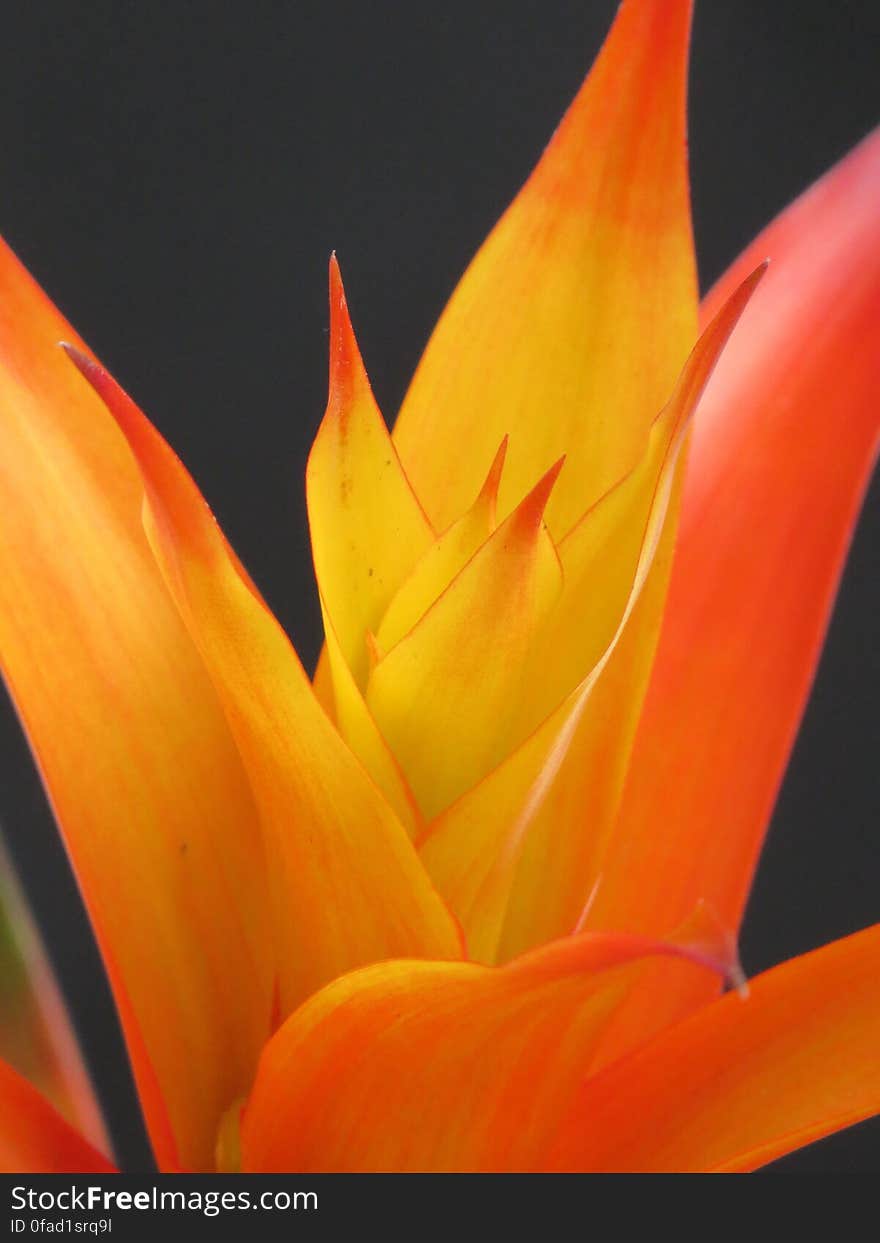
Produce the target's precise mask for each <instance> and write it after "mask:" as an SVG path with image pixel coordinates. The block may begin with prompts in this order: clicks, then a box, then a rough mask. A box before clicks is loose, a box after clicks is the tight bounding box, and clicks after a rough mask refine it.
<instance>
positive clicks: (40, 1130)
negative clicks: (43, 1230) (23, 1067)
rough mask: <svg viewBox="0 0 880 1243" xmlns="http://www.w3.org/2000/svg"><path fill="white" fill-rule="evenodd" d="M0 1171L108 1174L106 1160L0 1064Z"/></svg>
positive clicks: (9, 1070) (32, 1091)
mask: <svg viewBox="0 0 880 1243" xmlns="http://www.w3.org/2000/svg"><path fill="white" fill-rule="evenodd" d="M0 1173H3V1174H113V1173H115V1170H114V1168H113V1166H112V1165H111V1164H110V1162H109V1161H108V1160H107V1158H106V1157H103V1156H102V1155H101V1153H100V1152H98V1150H97V1148H93V1147H92V1145H91V1144H90V1143H89V1142H88V1140H86V1139H83V1137H82V1136H81V1135H80V1134H79V1132H77V1131H75V1130H74V1129H73V1127H72V1126H71V1125H70V1123H69V1122H65V1120H64V1119H63V1118H62V1117H61V1115H60V1114H59V1113H56V1111H55V1110H54V1109H53V1108H52V1106H51V1105H50V1104H49V1102H48V1101H47V1100H45V1098H44V1097H42V1096H41V1095H40V1093H39V1092H38V1091H37V1090H36V1089H35V1088H33V1087H31V1085H30V1084H29V1083H28V1082H27V1080H26V1079H22V1077H21V1076H20V1075H18V1074H16V1072H15V1071H14V1070H13V1069H12V1067H11V1066H8V1065H7V1064H6V1063H5V1062H2V1061H0Z"/></svg>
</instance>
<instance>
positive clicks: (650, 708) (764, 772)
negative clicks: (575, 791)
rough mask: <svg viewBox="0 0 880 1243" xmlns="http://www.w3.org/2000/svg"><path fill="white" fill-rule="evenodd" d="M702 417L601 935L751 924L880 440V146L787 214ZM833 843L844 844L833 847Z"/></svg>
mask: <svg viewBox="0 0 880 1243" xmlns="http://www.w3.org/2000/svg"><path fill="white" fill-rule="evenodd" d="M765 255H769V256H770V258H771V266H770V270H769V273H768V275H767V278H766V280H765V281H764V282H763V283H762V286H761V289H760V290H759V291H758V293H757V295H756V296H755V299H754V302H753V304H752V306H751V307H750V309H749V314H748V319H747V322H746V323H744V325H743V327H742V329H741V330H740V331H739V332H738V333H737V334H736V335H735V337H734V338H733V340H732V341H731V343H730V346H729V347H728V349H727V350H726V351H725V353H724V356H723V357H722V359H721V362H720V363H719V366H718V369H717V371H716V373H715V376H714V377H713V379H712V381H711V382H710V384H709V386H708V387H707V390H706V394H705V396H704V398H703V401H702V403H701V405H700V409H699V413H698V415H697V418H696V421H695V426H694V433H693V439H692V444H691V449H690V457H689V464H688V470H687V477H686V481H685V491H684V498H683V506H682V518H681V527H680V532H679V539H678V547H677V551H676V556H675V561H674V566H673V572H672V578H671V585H670V589H669V598H668V602H667V606H666V612H665V616H664V623H663V630H662V634H661V639H660V644H659V648H658V653H657V658H656V661H655V666H654V671H653V675H652V680H651V685H650V689H649V692H648V695H647V699H646V703H645V708H644V712H643V715H642V719H641V722H640V725H639V730H638V734H637V738H636V743H635V747H634V751H633V755H632V759H631V762H630V768H629V774H628V778H627V784H626V789H625V792H624V797H623V804H622V808H621V811H620V815H619V818H618V822H617V825H616V827H615V830H614V837H613V841H612V844H611V847H610V850H609V853H608V856H607V858H606V860H605V864H604V867H603V885H602V889H601V891H600V892H599V894H598V895H597V900H596V903H595V905H594V908H593V911H592V914H591V919H590V926H592V927H596V928H601V927H607V928H618V927H625V928H627V929H631V930H635V931H640V932H645V933H649V934H650V933H651V932H652V930H657V929H658V928H664V927H668V926H669V925H670V923H675V922H676V920H678V919H680V918H681V917H682V915H683V914H684V913H685V912H686V911H687V910H688V909H690V908H691V907H692V905H693V903H694V902H695V901H696V900H697V899H699V898H704V899H706V900H707V901H708V902H709V903H710V904H711V905H712V906H713V907H714V908H715V910H716V911H717V914H718V916H719V918H720V919H721V920H722V921H723V922H724V923H725V924H726V925H727V926H728V927H730V928H731V929H735V928H736V927H737V925H738V923H739V920H740V917H741V913H742V909H743V903H744V901H745V898H746V895H747V892H748V889H749V885H750V882H751V877H752V872H753V869H754V866H755V862H756V859H757V856H758V852H759V850H760V846H761V841H762V838H763V835H764V831H765V827H766V824H767V821H768V818H769V816H770V813H771V810H772V807H773V802H774V800H775V797H776V793H777V790H778V787H779V783H780V780H781V777H782V774H783V772H784V769H785V765H786V762H787V760H788V755H789V752H790V749H791V745H792V741H793V739H794V736H795V732H796V730H797V727H798V723H799V720H800V717H801V713H802V711H803V707H804V703H805V700H806V697H807V694H808V692H809V688H810V683H811V680H812V676H813V671H814V669H815V666H816V661H817V659H818V656H819V652H820V649H821V644H822V639H823V636H824V633H825V629H826V626H827V623H828V617H829V613H830V610H831V606H832V603H833V599H834V594H835V590H836V588H837V584H838V581H839V577H840V573H841V568H842V566H843V562H844V558H845V555H846V551H847V546H848V544H849V540H850V536H851V533H852V529H853V525H854V523H855V521H856V517H857V514H858V510H859V505H860V502H861V498H862V495H863V493H864V489H865V486H866V483H867V480H868V477H869V474H870V470H871V467H872V464H873V462H874V459H875V456H876V452H877V440H878V429H880V404H878V400H877V393H878V389H880V348H878V341H880V132H878V133H875V134H874V135H873V136H872V137H871V138H869V139H867V140H866V141H865V142H864V143H862V145H861V146H859V147H858V148H856V150H855V151H854V152H853V153H852V154H851V155H849V156H848V157H847V158H846V159H845V160H844V161H843V162H842V163H841V164H839V165H838V166H837V167H836V168H835V169H834V170H833V171H832V172H830V173H829V174H828V175H827V176H826V177H825V178H823V179H822V180H821V181H820V182H818V183H817V185H815V186H814V187H813V188H812V189H811V190H809V191H808V192H807V193H806V194H805V195H804V196H803V197H802V198H801V199H799V200H798V201H797V202H796V203H795V204H794V205H793V206H792V207H790V208H789V209H788V210H787V211H786V212H784V213H783V214H782V215H781V216H780V217H779V219H778V220H777V221H776V222H775V223H773V224H772V225H771V226H770V227H769V228H768V229H767V230H766V232H765V233H764V234H762V235H761V236H760V237H759V238H758V239H757V241H756V242H755V243H754V244H753V245H752V246H751V247H750V248H749V249H748V250H747V251H746V252H745V254H744V255H743V257H742V258H741V259H740V260H739V261H738V262H737V263H736V264H735V265H734V267H733V268H732V269H731V271H730V273H728V275H727V276H726V277H725V278H724V279H723V280H722V282H721V283H720V285H719V286H718V288H717V289H716V290H714V291H713V293H712V294H711V295H710V297H709V299H708V301H707V305H706V314H707V315H708V314H710V313H711V312H712V311H713V310H714V309H715V308H717V306H718V305H719V300H720V299H722V298H724V297H725V296H726V295H727V293H728V291H729V290H730V288H731V285H732V284H734V283H735V282H737V281H738V280H739V279H740V278H741V276H742V274H743V272H744V271H746V270H747V269H748V268H749V266H750V265H751V264H753V263H754V262H755V260H756V259H757V258H758V257H764V256H765ZM831 830H832V826H829V832H830V831H831Z"/></svg>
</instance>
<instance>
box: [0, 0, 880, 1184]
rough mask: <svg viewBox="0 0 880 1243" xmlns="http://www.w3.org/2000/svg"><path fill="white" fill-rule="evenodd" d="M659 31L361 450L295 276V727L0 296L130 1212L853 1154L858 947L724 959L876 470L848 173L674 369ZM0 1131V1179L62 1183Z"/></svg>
mask: <svg viewBox="0 0 880 1243" xmlns="http://www.w3.org/2000/svg"><path fill="white" fill-rule="evenodd" d="M689 20H690V4H689V3H687V2H686V0H627V2H626V3H624V4H623V6H622V7H621V10H620V13H619V15H618V18H617V21H616V23H615V25H614V27H613V29H612V32H611V34H610V35H609V38H608V41H607V42H606V45H605V47H604V49H603V51H602V52H601V53H600V56H599V59H598V60H597V62H596V65H595V67H594V69H593V70H592V72H591V74H590V76H589V77H588V79H587V81H586V83H585V85H584V87H583V88H582V90H581V92H580V94H579V95H578V97H577V99H576V100H575V102H574V104H573V105H572V108H571V109H570V111H569V113H568V114H567V116H566V118H565V120H564V121H563V123H562V125H561V127H560V129H559V131H558V132H557V134H556V135H555V137H554V138H553V140H552V142H551V144H550V146H549V147H548V149H547V151H546V153H545V155H544V156H543V157H542V160H541V161H540V163H539V165H538V167H537V169H536V170H535V172H534V173H533V174H532V176H531V178H530V179H529V181H528V182H527V184H526V186H525V187H524V189H523V191H522V192H521V193H520V194H519V195H518V197H517V198H516V200H515V201H514V203H513V205H512V206H511V208H510V209H509V210H508V212H507V213H506V214H505V216H504V217H503V218H502V220H501V221H500V222H499V224H498V226H497V227H496V229H495V230H494V231H493V233H492V234H491V235H490V238H489V239H488V241H487V242H486V244H485V245H484V247H483V248H482V250H481V251H480V252H479V254H478V256H477V258H476V259H475V261H474V263H473V264H472V266H471V268H470V269H469V270H468V272H467V273H466V275H465V276H464V278H463V280H462V282H461V284H460V285H459V288H458V290H457V291H456V293H455V294H454V296H453V298H452V300H451V302H450V304H449V306H448V307H447V309H446V310H445V312H444V313H443V315H442V317H441V319H440V322H439V324H438V326H437V329H436V331H435V333H434V336H433V338H432V340H431V342H430V343H429V345H428V348H427V350H426V353H425V356H424V358H423V360H422V362H421V364H420V366H419V369H418V371H417V373H416V376H415V378H414V380H413V384H412V387H411V389H410V391H409V394H408V396H407V398H406V401H405V403H404V406H403V409H402V411H401V414H400V416H399V418H398V421H397V424H396V427H395V432H394V439H393V440H392V439H391V438H390V437H389V435H388V433H387V431H386V429H385V424H384V423H383V421H382V418H381V416H380V414H379V412H378V410H377V408H376V406H375V402H374V401H373V398H372V395H371V392H370V387H369V383H368V381H367V378H366V374H365V371H364V368H363V364H362V361H361V358H360V354H359V352H358V348H357V345H356V342H355V337H354V333H353V330H352V327H351V323H350V320H349V317H348V312H347V308H346V305H345V298H344V294H343V290H342V284H341V279H340V276H339V272H338V268H337V267H336V265H335V262H334V263H332V264H331V377H330V400H329V403H328V408H327V412H326V414H325V417H324V420H323V422H322V424H321V427H320V429H319V431H318V435H317V438H316V441H315V445H314V448H313V450H312V454H311V457H310V461H309V467H308V472H307V480H306V486H307V498H308V507H309V522H310V527H311V535H312V543H313V550H314V560H315V569H316V576H317V580H318V587H319V591H320V596H321V605H322V610H323V615H324V622H325V633H326V649H325V653H324V656H323V658H322V661H321V664H320V665H319V669H318V672H317V675H316V679H315V683H314V687H313V686H312V684H311V683H310V681H309V680H308V678H307V677H306V675H305V673H304V672H303V670H302V667H301V665H300V664H299V661H298V659H297V657H296V655H295V653H294V651H293V649H292V648H291V646H290V644H289V642H288V640H287V638H286V636H285V635H284V633H283V631H282V630H281V628H280V627H279V625H278V623H277V622H276V620H275V619H274V618H273V616H272V614H271V612H270V611H269V609H268V608H267V607H266V605H265V604H264V602H263V601H262V599H261V597H260V594H259V591H258V589H257V588H256V586H255V585H254V584H253V583H252V582H251V580H250V578H249V577H248V575H247V572H246V571H245V570H244V568H243V567H242V566H241V564H240V563H239V561H238V560H237V558H236V557H235V554H234V553H233V551H232V550H231V548H230V547H229V545H228V544H227V543H226V541H225V539H224V537H223V535H222V533H221V532H220V530H219V528H218V527H217V525H216V523H215V522H214V521H213V519H212V517H211V515H210V512H209V511H208V509H207V507H206V505H205V503H204V501H203V500H202V498H201V496H200V495H199V493H198V491H197V489H196V487H195V485H194V483H193V481H192V480H191V479H190V477H189V476H188V474H187V473H186V471H185V469H184V468H183V467H182V465H181V464H180V462H179V461H178V460H177V458H176V457H175V456H174V454H173V453H172V451H171V450H170V449H169V447H168V446H167V445H166V444H165V442H164V441H163V440H162V438H161V437H160V436H159V435H158V433H157V432H156V431H155V430H154V429H153V428H152V427H151V425H150V424H149V423H148V421H147V420H146V419H145V418H144V416H143V415H142V414H141V413H140V411H139V410H138V409H137V407H136V406H135V405H134V404H133V403H132V401H131V400H130V399H129V398H128V397H127V396H126V395H125V394H124V393H123V392H122V391H121V390H120V389H119V388H118V387H117V386H116V385H115V383H114V382H113V381H112V380H111V379H110V377H109V376H108V374H107V373H106V372H105V371H104V370H103V369H102V368H101V367H100V366H99V365H98V364H97V362H95V361H94V360H93V358H92V357H91V356H90V355H89V354H88V352H87V351H86V350H85V347H84V345H83V343H82V342H81V341H79V340H78V339H77V338H76V337H75V336H74V334H73V333H72V330H71V329H70V327H69V326H68V325H66V324H65V323H64V322H63V321H62V319H61V317H60V316H59V314H58V313H57V311H55V310H54V308H52V307H51V305H50V304H49V303H48V302H47V301H46V299H45V298H44V297H43V295H42V294H41V293H40V292H39V290H38V289H37V288H36V287H35V286H34V284H33V282H31V281H30V279H29V278H28V277H27V275H26V274H25V273H24V271H23V270H22V269H21V268H20V266H19V265H18V264H17V263H16V261H15V260H14V259H13V258H12V257H11V255H8V254H7V255H4V257H3V260H2V264H0V282H2V288H3V299H2V303H0V436H2V440H3V450H2V457H0V461H2V463H3V466H2V471H0V486H2V490H3V506H2V510H0V513H2V519H0V593H2V596H0V660H2V665H3V669H4V675H5V677H6V679H7V682H8V684H9V686H10V689H11V692H12V695H13V698H14V700H15V702H16V704H17V706H18V709H19V712H20V714H21V718H22V722H23V725H24V727H25V730H26V731H27V734H28V737H29V739H30V742H31V745H32V748H33V751H34V754H35V757H36V759H37V762H38V764H39V766H40V769H41V771H42V774H43V777H44V781H45V783H46V787H47V790H48V792H49V795H50V798H51V800H52V803H53V806H54V809H55V812H56V815H57V818H58V822H59V825H60V827H61V830H62V832H63V834H64V836H65V841H66V843H67V846H68V849H69V851H70V854H71V857H72V859H73V861H74V865H75V868H76V871H77V876H78V879H79V883H80V886H81V889H82V893H83V896H84V900H85V902H86V904H87V906H88V909H89V913H90V915H91V918H92V921H93V924H94V927H95V930H96V933H97V937H98V941H99V944H100V947H101V950H102V953H103V955H104V960H105V962H106V965H107V971H108V974H109V977H110V981H111V985H112V988H113V991H114V995H115V998H116V1002H117V1006H118V1009H119V1013H120V1016H121V1019H122V1024H123V1029H124V1032H125V1036H126V1040H127V1044H128V1049H129V1054H130V1057H131V1061H132V1066H133V1069H134V1074H135V1078H136V1082H137V1086H138V1091H139V1094H140V1099H141V1103H142V1106H143V1111H144V1117H145V1119H146V1122H147V1126H148V1129H149V1132H150V1136H151V1139H152V1142H153V1146H154V1150H155V1152H156V1155H157V1159H158V1161H159V1164H160V1166H161V1167H162V1168H163V1169H166V1170H178V1169H211V1168H220V1169H239V1168H240V1169H243V1170H250V1171H264V1170H278V1169H293V1170H313V1169H589V1170H602V1169H639V1170H649V1169H687V1170H690V1169H708V1170H718V1169H730V1170H733V1169H750V1168H754V1167H755V1166H757V1165H760V1164H761V1163H762V1162H765V1161H768V1160H771V1159H772V1158H773V1157H775V1156H777V1155H779V1154H781V1153H783V1152H786V1151H789V1150H790V1149H791V1148H793V1147H796V1146H798V1145H799V1144H802V1143H805V1142H808V1141H809V1140H811V1139H813V1138H816V1137H818V1136H820V1135H823V1134H826V1133H828V1132H829V1131H831V1130H833V1129H835V1128H838V1127H841V1126H845V1125H847V1124H849V1123H851V1122H854V1121H856V1120H858V1119H860V1118H862V1117H865V1116H867V1115H869V1114H871V1113H873V1112H875V1111H877V1110H878V1108H880V1067H878V1065H877V1060H876V1053H875V1051H876V1047H877V1042H878V1038H880V998H878V997H877V993H876V984H875V981H876V975H877V969H878V965H880V928H877V927H875V928H873V929H868V930H866V931H865V932H862V933H859V934H857V935H855V936H853V937H850V938H847V939H845V940H843V941H840V942H837V943H834V944H833V945H830V946H826V947H825V948H823V949H820V950H817V951H815V952H814V953H812V954H809V955H806V956H804V957H803V958H799V959H795V960H793V961H792V962H789V963H786V964H783V965H782V966H780V967H777V968H774V969H773V970H771V971H769V972H767V973H765V974H764V975H762V976H760V977H758V978H757V979H756V980H754V981H752V983H751V984H750V986H749V988H748V995H747V996H744V995H743V994H744V993H745V991H746V990H745V989H744V987H743V986H742V982H741V979H740V977H739V973H738V968H737V965H736V958H735V952H734V949H733V945H734V942H735V931H736V928H737V926H738V924H739V920H740V918H741V914H742V908H743V903H744V900H745V896H746V893H747V891H748V886H749V883H750V879H751V875H752V871H753V868H754V863H755V859H756V856H757V852H758V850H759V847H760V841H761V837H762V834H763V831H764V827H765V825H766V821H767V818H768V815H769V811H770V808H771V806H772V802H773V798H774V795H775V792H776V789H777V786H778V783H779V780H780V777H781V774H782V771H783V769H784V766H785V762H786V759H787V755H788V751H789V748H790V745H791V741H792V738H793V734H794V731H795V729H796V726H797V721H798V718H799V716H800V713H801V711H802V709H803V704H804V701H805V698H806V695H807V692H808V688H809V682H810V677H811V673H812V670H813V667H814V665H815V661H816V658H817V654H818V650H819V646H820V643H821V637H822V634H823V631H824V628H825V624H826V621H827V615H828V612H829V608H830V604H831V600H832V597H833V594H834V590H835V586H836V583H837V579H838V576H839V572H840V567H841V564H842V560H843V557H844V553H845V549H846V544H847V541H848V538H849V534H850V531H851V529H852V526H853V523H854V521H855V517H856V513H857V509H858V503H859V500H860V497H861V495H862V492H863V490H864V487H865V483H866V480H867V477H868V474H869V471H870V467H871V464H872V460H873V456H874V454H875V452H876V443H877V425H878V419H877V415H876V413H875V412H874V408H873V402H872V397H873V391H874V389H875V387H876V380H877V371H878V361H877V349H876V332H877V325H878V323H880V245H878V243H880V237H878V232H880V222H878V212H877V209H876V204H877V197H878V192H880V135H874V136H873V137H871V138H869V139H867V140H866V141H865V142H864V143H863V144H862V145H861V146H860V147H859V148H857V149H856V150H855V151H854V152H853V153H852V154H851V155H850V156H849V157H848V158H847V159H846V160H845V161H843V162H842V163H841V164H840V165H839V166H838V167H837V168H836V169H835V170H833V171H832V172H831V173H830V174H829V175H828V176H827V177H826V178H825V179H824V180H823V181H822V182H820V183H818V185H817V186H815V187H814V188H813V189H812V190H811V191H809V192H808V193H807V194H806V195H805V196H804V197H803V198H802V199H801V200H799V201H798V203H796V204H795V205H794V206H793V207H792V208H790V209H789V210H788V212H786V213H784V214H783V216H781V217H780V218H779V220H777V221H776V222H775V223H774V224H773V225H771V226H770V228H769V229H768V230H767V231H766V232H765V234H763V235H762V237H761V238H759V239H758V241H757V242H756V243H755V244H754V246H752V247H750V248H749V249H748V250H747V252H746V253H745V255H744V256H743V257H742V259H741V260H739V261H738V262H737V264H735V265H734V268H733V269H732V271H731V272H730V273H728V275H727V276H726V277H724V278H723V279H722V281H721V282H720V283H719V286H718V287H717V288H716V289H715V290H714V291H713V292H712V293H711V294H710V295H709V298H708V299H707V302H706V305H705V306H704V308H703V311H702V323H703V327H702V332H701V334H700V335H699V336H698V317H699V308H698V305H697V297H696V279H695V263H694V256H693V246H692V239H691V232H690V221H689V208H688V190H687V176H686V165H685V141H684V96H685V68H686V51H687V40H688V29H689ZM766 255H769V256H770V257H771V259H772V261H773V266H772V269H771V271H770V272H769V274H768V275H767V276H766V277H764V275H763V274H764V265H763V260H764V258H765V256H766ZM762 278H763V279H762ZM759 282H760V288H757V286H758V283H759ZM740 317H742V322H741V324H738V321H739V320H740ZM59 341H66V342H72V344H69V345H67V346H66V347H65V349H66V353H67V356H65V353H64V352H63V351H61V350H59V349H58V348H57V343H58V342H59ZM71 360H72V361H73V363H75V366H72V365H71ZM716 364H717V369H716ZM713 371H714V375H713V374H712V373H713ZM710 376H711V381H710ZM86 381H88V383H87V382H86ZM704 389H705V396H703V390H704ZM563 459H564V460H563ZM725 980H727V981H728V982H731V983H736V984H739V985H740V987H739V988H738V989H737V990H735V991H734V990H731V991H729V992H727V993H726V994H724V995H719V994H720V993H721V990H722V988H723V983H724V981H725ZM0 1099H2V1102H3V1109H2V1111H0V1118H2V1122H0V1155H2V1160H3V1162H4V1164H5V1165H6V1166H7V1167H9V1168H13V1169H15V1168H30V1169H35V1168H42V1169H54V1170H58V1169H69V1170H88V1169H106V1168H107V1159H106V1157H105V1156H104V1155H103V1154H102V1153H101V1152H100V1151H99V1150H98V1148H97V1147H95V1146H94V1145H92V1144H91V1143H90V1142H89V1141H88V1140H87V1139H86V1138H85V1137H83V1136H81V1135H80V1134H79V1132H78V1131H77V1129H76V1128H75V1127H73V1126H72V1125H71V1124H70V1123H69V1122H68V1121H65V1120H64V1119H63V1118H62V1116H61V1114H60V1113H59V1112H57V1111H56V1110H55V1109H54V1108H53V1107H52V1105H50V1103H49V1102H48V1101H47V1100H46V1099H44V1098H43V1097H42V1096H41V1095H40V1094H39V1093H38V1092H37V1090H36V1089H35V1088H34V1087H32V1086H31V1085H30V1084H29V1083H28V1082H27V1081H26V1080H25V1079H23V1078H22V1077H21V1075H19V1074H18V1073H17V1072H16V1071H14V1070H12V1068H11V1067H8V1066H3V1067H0Z"/></svg>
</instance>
